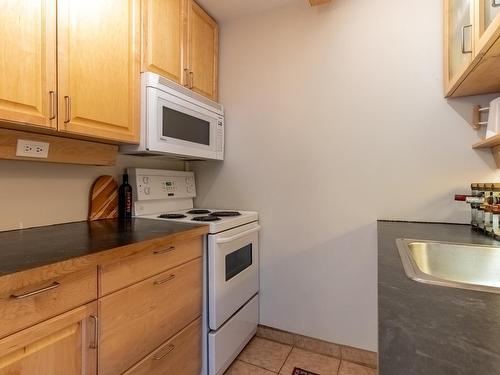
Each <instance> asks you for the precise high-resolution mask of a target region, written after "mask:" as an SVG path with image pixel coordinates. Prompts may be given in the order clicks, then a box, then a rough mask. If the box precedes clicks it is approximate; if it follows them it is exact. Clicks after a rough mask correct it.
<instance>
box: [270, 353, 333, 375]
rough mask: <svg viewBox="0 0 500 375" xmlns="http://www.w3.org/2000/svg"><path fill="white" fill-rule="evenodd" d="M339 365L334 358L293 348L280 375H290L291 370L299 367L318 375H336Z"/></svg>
mask: <svg viewBox="0 0 500 375" xmlns="http://www.w3.org/2000/svg"><path fill="white" fill-rule="evenodd" d="M339 364H340V360H338V359H336V358H333V357H328V356H326V355H321V354H316V353H312V352H308V351H306V350H302V349H297V348H293V350H292V352H291V353H290V355H289V356H288V359H287V360H286V362H285V365H284V366H283V368H282V369H281V371H280V374H281V375H291V374H292V371H293V369H294V368H295V367H299V368H301V369H303V370H308V371H311V372H315V373H317V374H320V375H337V372H338V369H339Z"/></svg>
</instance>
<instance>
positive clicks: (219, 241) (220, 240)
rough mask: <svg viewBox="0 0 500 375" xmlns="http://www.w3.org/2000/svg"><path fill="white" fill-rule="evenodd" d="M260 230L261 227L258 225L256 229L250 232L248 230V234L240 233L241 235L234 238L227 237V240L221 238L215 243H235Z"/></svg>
mask: <svg viewBox="0 0 500 375" xmlns="http://www.w3.org/2000/svg"><path fill="white" fill-rule="evenodd" d="M259 230H260V225H257V226H256V227H255V228H253V229H250V230H247V231H246V232H243V233H240V234H237V235H235V236H232V237H225V238H219V239H217V240H216V241H215V242H216V243H218V244H219V243H228V242H233V241H236V240H237V239H239V238H242V237H245V236H248V235H249V234H252V233H254V232H258V231H259Z"/></svg>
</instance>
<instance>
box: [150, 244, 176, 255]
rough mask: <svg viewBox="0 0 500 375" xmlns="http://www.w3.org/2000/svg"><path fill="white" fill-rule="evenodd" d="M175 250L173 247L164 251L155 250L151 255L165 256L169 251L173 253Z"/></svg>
mask: <svg viewBox="0 0 500 375" xmlns="http://www.w3.org/2000/svg"><path fill="white" fill-rule="evenodd" d="M174 250H175V246H170V247H168V248H166V249H163V250H155V251H153V254H166V253H170V252H171V251H174Z"/></svg>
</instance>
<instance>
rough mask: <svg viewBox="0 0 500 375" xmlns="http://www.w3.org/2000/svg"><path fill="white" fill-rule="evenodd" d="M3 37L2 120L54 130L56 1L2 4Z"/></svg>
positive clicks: (0, 67)
mask: <svg viewBox="0 0 500 375" xmlns="http://www.w3.org/2000/svg"><path fill="white" fill-rule="evenodd" d="M0 35H1V36H2V47H1V48H0V119H1V120H7V121H16V122H23V123H28V124H33V125H38V126H43V127H55V126H56V120H55V115H56V114H55V111H56V108H55V106H56V97H55V92H56V71H55V66H56V0H32V1H19V0H2V1H1V2H0Z"/></svg>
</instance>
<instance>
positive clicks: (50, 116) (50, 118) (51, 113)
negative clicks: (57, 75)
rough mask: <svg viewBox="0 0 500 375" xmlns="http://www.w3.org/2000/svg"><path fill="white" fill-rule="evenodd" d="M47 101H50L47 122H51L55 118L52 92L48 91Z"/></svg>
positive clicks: (54, 102) (54, 97)
mask: <svg viewBox="0 0 500 375" xmlns="http://www.w3.org/2000/svg"><path fill="white" fill-rule="evenodd" d="M49 101H50V104H49V105H50V114H49V120H53V119H55V118H56V93H55V92H54V91H49Z"/></svg>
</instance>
